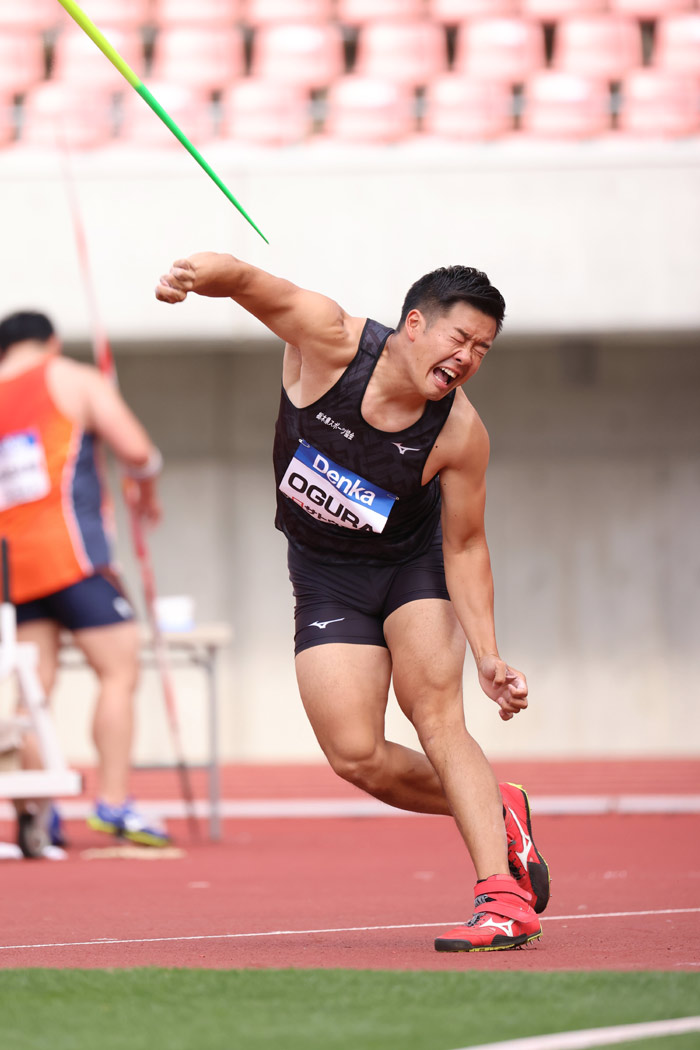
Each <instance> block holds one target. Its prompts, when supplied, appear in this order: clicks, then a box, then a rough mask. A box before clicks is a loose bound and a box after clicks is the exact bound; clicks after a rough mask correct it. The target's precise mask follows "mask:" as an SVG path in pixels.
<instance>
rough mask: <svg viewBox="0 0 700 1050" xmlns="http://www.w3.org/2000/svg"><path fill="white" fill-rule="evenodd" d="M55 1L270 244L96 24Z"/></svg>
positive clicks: (69, 1) (68, 3)
mask: <svg viewBox="0 0 700 1050" xmlns="http://www.w3.org/2000/svg"><path fill="white" fill-rule="evenodd" d="M58 2H59V4H60V5H61V7H64V8H65V9H66V11H67V12H68V14H69V15H70V16H71V18H72V19H73V20H74V21H75V22H77V23H78V25H79V26H80V28H81V29H82V30H84V32H86V33H87V35H88V36H89V37H90V39H91V40H92V42H93V43H94V44H97V46H98V47H99V49H100V51H101V52H102V54H103V55H105V56H106V57H107V58H108V59H109V61H110V62H111V63H112V65H113V66H114V68H115V69H116V70H117V71H118V72H119V73H121V75H122V76H123V77H124V79H125V80H126V82H127V83H128V84H130V85H131V87H132V88H133V89H134V91H135V92H136V93H137V95H140V96H141V98H142V99H143V100H144V102H146V103H148V105H149V106H150V107H151V109H152V110H153V112H154V113H155V114H156V116H157V117H160V119H161V120H162V121H163V123H164V124H165V126H166V127H167V128H169V129H170V131H172V133H173V135H174V136H175V138H176V139H178V140H179V141H180V142H181V143H182V145H183V146H184V147H185V149H186V150H187V152H188V153H189V154H191V156H193V157H194V159H195V160H196V161H197V163H198V164H199V166H200V167H201V168H203V169H204V171H206V173H207V175H208V176H209V178H210V179H212V180H213V182H215V183H216V185H217V186H218V187H219V189H220V190H221V192H222V193H223V194H224V195H225V196H226V197H228V199H229V200H230V201H231V204H233V205H234V207H236V208H238V210H239V212H240V213H241V215H242V216H243V218H244V219H245V220H246V221H247V222H249V223H250V225H251V226H252V227H253V229H254V230H255V232H256V233H259V234H260V236H261V237H262V239H263V240H264V241H265V244H269V243H270V242H269V241H268V239H267V237H266V236H265V234H264V233H263V232H262V230H260V229H258V227H257V226H256V225H255V223H254V222H253V220H252V219H251V217H250V215H248V213H247V212H246V211H245V210H244V208H243V207H242V206H241V205H240V204H239V203H238V201H237V200H236V198H235V197H234V196H233V194H232V193H231V191H230V189H229V188H228V186H226V184H225V183H224V182H222V181H221V179H220V178H219V176H218V175H217V174H216V172H215V171H214V169H213V168H212V167H211V166H210V165H209V164H208V163H207V162H206V160H205V159H204V157H203V156H202V154H201V153H200V152H199V150H198V149H197V148H196V146H193V145H192V143H191V142H190V140H189V139H188V138H187V136H186V135H185V134H184V133H183V132H182V131H181V130H180V128H179V127H178V126H177V124H176V123H175V121H174V120H173V118H172V117H171V116H170V114H169V113H167V112H166V110H164V109H163V107H162V106H161V104H160V102H159V101H158V100H157V99H156V98H155V97H154V96H153V95H152V94H151V92H150V91H149V90H148V88H147V87H146V85H145V84H143V83H142V82H141V79H140V77H138V76H137V75H136V73H134V71H133V69H132V68H131V66H129V65H128V64H127V63H126V62H125V61H124V59H123V58H122V56H121V55H120V54H119V52H118V51H117V50H116V49H115V48H113V47H112V45H111V44H110V42H109V41H108V40H107V38H106V37H105V36H104V35H103V34H102V33H101V32H100V30H99V29H98V28H97V26H96V25H95V23H94V22H91V21H90V19H89V18H88V16H87V15H86V14H85V12H84V11H83V10H82V8H80V7H78V5H77V4H76V3H75V0H58Z"/></svg>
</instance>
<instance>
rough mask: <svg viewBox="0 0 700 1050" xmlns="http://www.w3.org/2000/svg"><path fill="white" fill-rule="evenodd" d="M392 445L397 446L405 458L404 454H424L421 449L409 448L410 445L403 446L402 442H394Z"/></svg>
mask: <svg viewBox="0 0 700 1050" xmlns="http://www.w3.org/2000/svg"><path fill="white" fill-rule="evenodd" d="M391 443H392V445H396V447H397V449H398V450H399V452H400V453H401V455H402V456H403V454H404V452H422V451H423V450H422V449H420V448H409V447H408V445H402V444H401V442H400V441H392V442H391Z"/></svg>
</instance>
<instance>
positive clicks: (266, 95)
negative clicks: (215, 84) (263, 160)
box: [221, 77, 311, 146]
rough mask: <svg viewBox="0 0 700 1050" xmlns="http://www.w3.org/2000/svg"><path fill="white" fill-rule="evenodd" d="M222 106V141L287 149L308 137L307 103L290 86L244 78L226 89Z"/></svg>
mask: <svg viewBox="0 0 700 1050" xmlns="http://www.w3.org/2000/svg"><path fill="white" fill-rule="evenodd" d="M221 106H222V114H223V120H222V128H221V134H222V137H223V138H225V139H234V140H236V141H240V142H253V143H257V144H259V145H263V146H287V145H293V144H294V143H297V142H302V141H303V140H304V139H306V138H308V136H309V135H310V133H311V112H310V107H309V99H308V97H307V95H306V93H305V92H304V91H303V90H302V89H301V88H296V87H294V86H293V85H291V84H280V83H275V82H273V81H270V80H257V79H256V78H255V77H247V78H246V79H245V80H239V81H238V82H237V83H235V84H231V85H230V86H229V87H228V88H227V89H226V91H225V92H224V93H223V95H222V98H221Z"/></svg>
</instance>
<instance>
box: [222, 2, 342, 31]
mask: <svg viewBox="0 0 700 1050" xmlns="http://www.w3.org/2000/svg"><path fill="white" fill-rule="evenodd" d="M332 17H333V4H332V2H331V0H246V2H245V6H244V8H243V18H244V21H245V22H246V23H247V25H249V26H262V25H274V24H275V23H276V22H287V23H289V22H299V23H301V24H309V23H317V24H318V23H323V22H330V21H331V19H332Z"/></svg>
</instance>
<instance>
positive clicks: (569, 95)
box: [521, 69, 611, 139]
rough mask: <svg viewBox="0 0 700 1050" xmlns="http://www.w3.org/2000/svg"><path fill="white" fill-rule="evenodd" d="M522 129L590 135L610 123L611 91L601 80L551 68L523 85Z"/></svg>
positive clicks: (534, 132)
mask: <svg viewBox="0 0 700 1050" xmlns="http://www.w3.org/2000/svg"><path fill="white" fill-rule="evenodd" d="M521 124H522V128H523V131H524V132H525V133H527V134H529V135H535V136H541V137H544V138H570V139H581V138H590V137H592V136H594V135H603V134H606V133H607V132H608V131H609V130H610V127H611V117H610V95H609V92H608V88H607V86H606V85H605V84H603V83H602V81H600V80H590V79H588V78H587V77H582V76H580V75H579V74H577V73H560V72H557V71H555V70H551V69H544V70H541V71H540V72H539V73H535V74H534V76H532V77H531V78H530V79H529V81H528V82H527V84H526V85H525V100H524V110H523V116H522V121H521Z"/></svg>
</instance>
